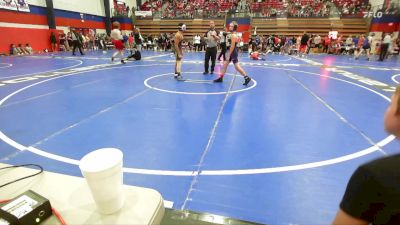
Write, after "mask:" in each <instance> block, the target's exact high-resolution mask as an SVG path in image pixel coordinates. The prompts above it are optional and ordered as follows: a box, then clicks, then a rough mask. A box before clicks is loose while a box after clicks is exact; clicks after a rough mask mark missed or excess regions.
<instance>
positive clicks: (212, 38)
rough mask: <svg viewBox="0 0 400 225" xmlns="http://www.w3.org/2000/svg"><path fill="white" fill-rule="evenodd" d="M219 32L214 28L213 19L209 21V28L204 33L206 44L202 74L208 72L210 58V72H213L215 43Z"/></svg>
mask: <svg viewBox="0 0 400 225" xmlns="http://www.w3.org/2000/svg"><path fill="white" fill-rule="evenodd" d="M219 39H220V37H219V32H218V31H217V30H215V23H214V21H212V20H211V21H210V28H209V30H208V31H207V33H206V34H205V41H206V44H207V47H206V55H205V58H204V72H203V74H208V72H209V70H208V69H209V63H210V59H211V74H213V73H214V68H215V60H216V58H217V44H218V41H219Z"/></svg>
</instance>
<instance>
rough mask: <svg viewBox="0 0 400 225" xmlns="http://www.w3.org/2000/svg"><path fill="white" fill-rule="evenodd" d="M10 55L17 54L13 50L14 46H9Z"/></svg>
mask: <svg viewBox="0 0 400 225" xmlns="http://www.w3.org/2000/svg"><path fill="white" fill-rule="evenodd" d="M9 54H10V55H17V52H16V50H15V45H14V44H10V51H9Z"/></svg>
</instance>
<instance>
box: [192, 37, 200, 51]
mask: <svg viewBox="0 0 400 225" xmlns="http://www.w3.org/2000/svg"><path fill="white" fill-rule="evenodd" d="M200 41H201V37H200V35H199V34H196V35H195V36H194V37H193V42H194V51H200Z"/></svg>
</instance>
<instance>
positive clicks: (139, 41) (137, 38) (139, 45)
mask: <svg viewBox="0 0 400 225" xmlns="http://www.w3.org/2000/svg"><path fill="white" fill-rule="evenodd" d="M134 37H135V44H136V49H137V50H138V51H142V41H143V37H142V35H141V34H140V29H139V28H136V29H135V34H134Z"/></svg>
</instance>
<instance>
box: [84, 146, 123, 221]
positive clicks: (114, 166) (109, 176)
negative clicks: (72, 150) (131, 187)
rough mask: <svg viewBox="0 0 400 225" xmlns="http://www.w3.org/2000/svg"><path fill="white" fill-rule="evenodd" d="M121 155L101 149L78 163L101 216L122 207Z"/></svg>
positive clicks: (113, 149) (112, 149) (109, 149)
mask: <svg viewBox="0 0 400 225" xmlns="http://www.w3.org/2000/svg"><path fill="white" fill-rule="evenodd" d="M122 159H123V154H122V152H121V150H119V149H116V148H102V149H98V150H95V151H92V152H90V153H88V154H87V155H85V156H84V157H83V158H82V159H81V161H80V162H79V168H80V169H81V172H82V175H83V176H84V177H85V178H86V182H87V184H88V185H89V189H90V191H91V193H92V197H93V199H94V201H95V202H96V205H97V207H98V210H99V212H100V213H102V214H112V213H114V212H117V211H118V210H120V209H121V208H122V206H123V205H124V194H123V173H122Z"/></svg>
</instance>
